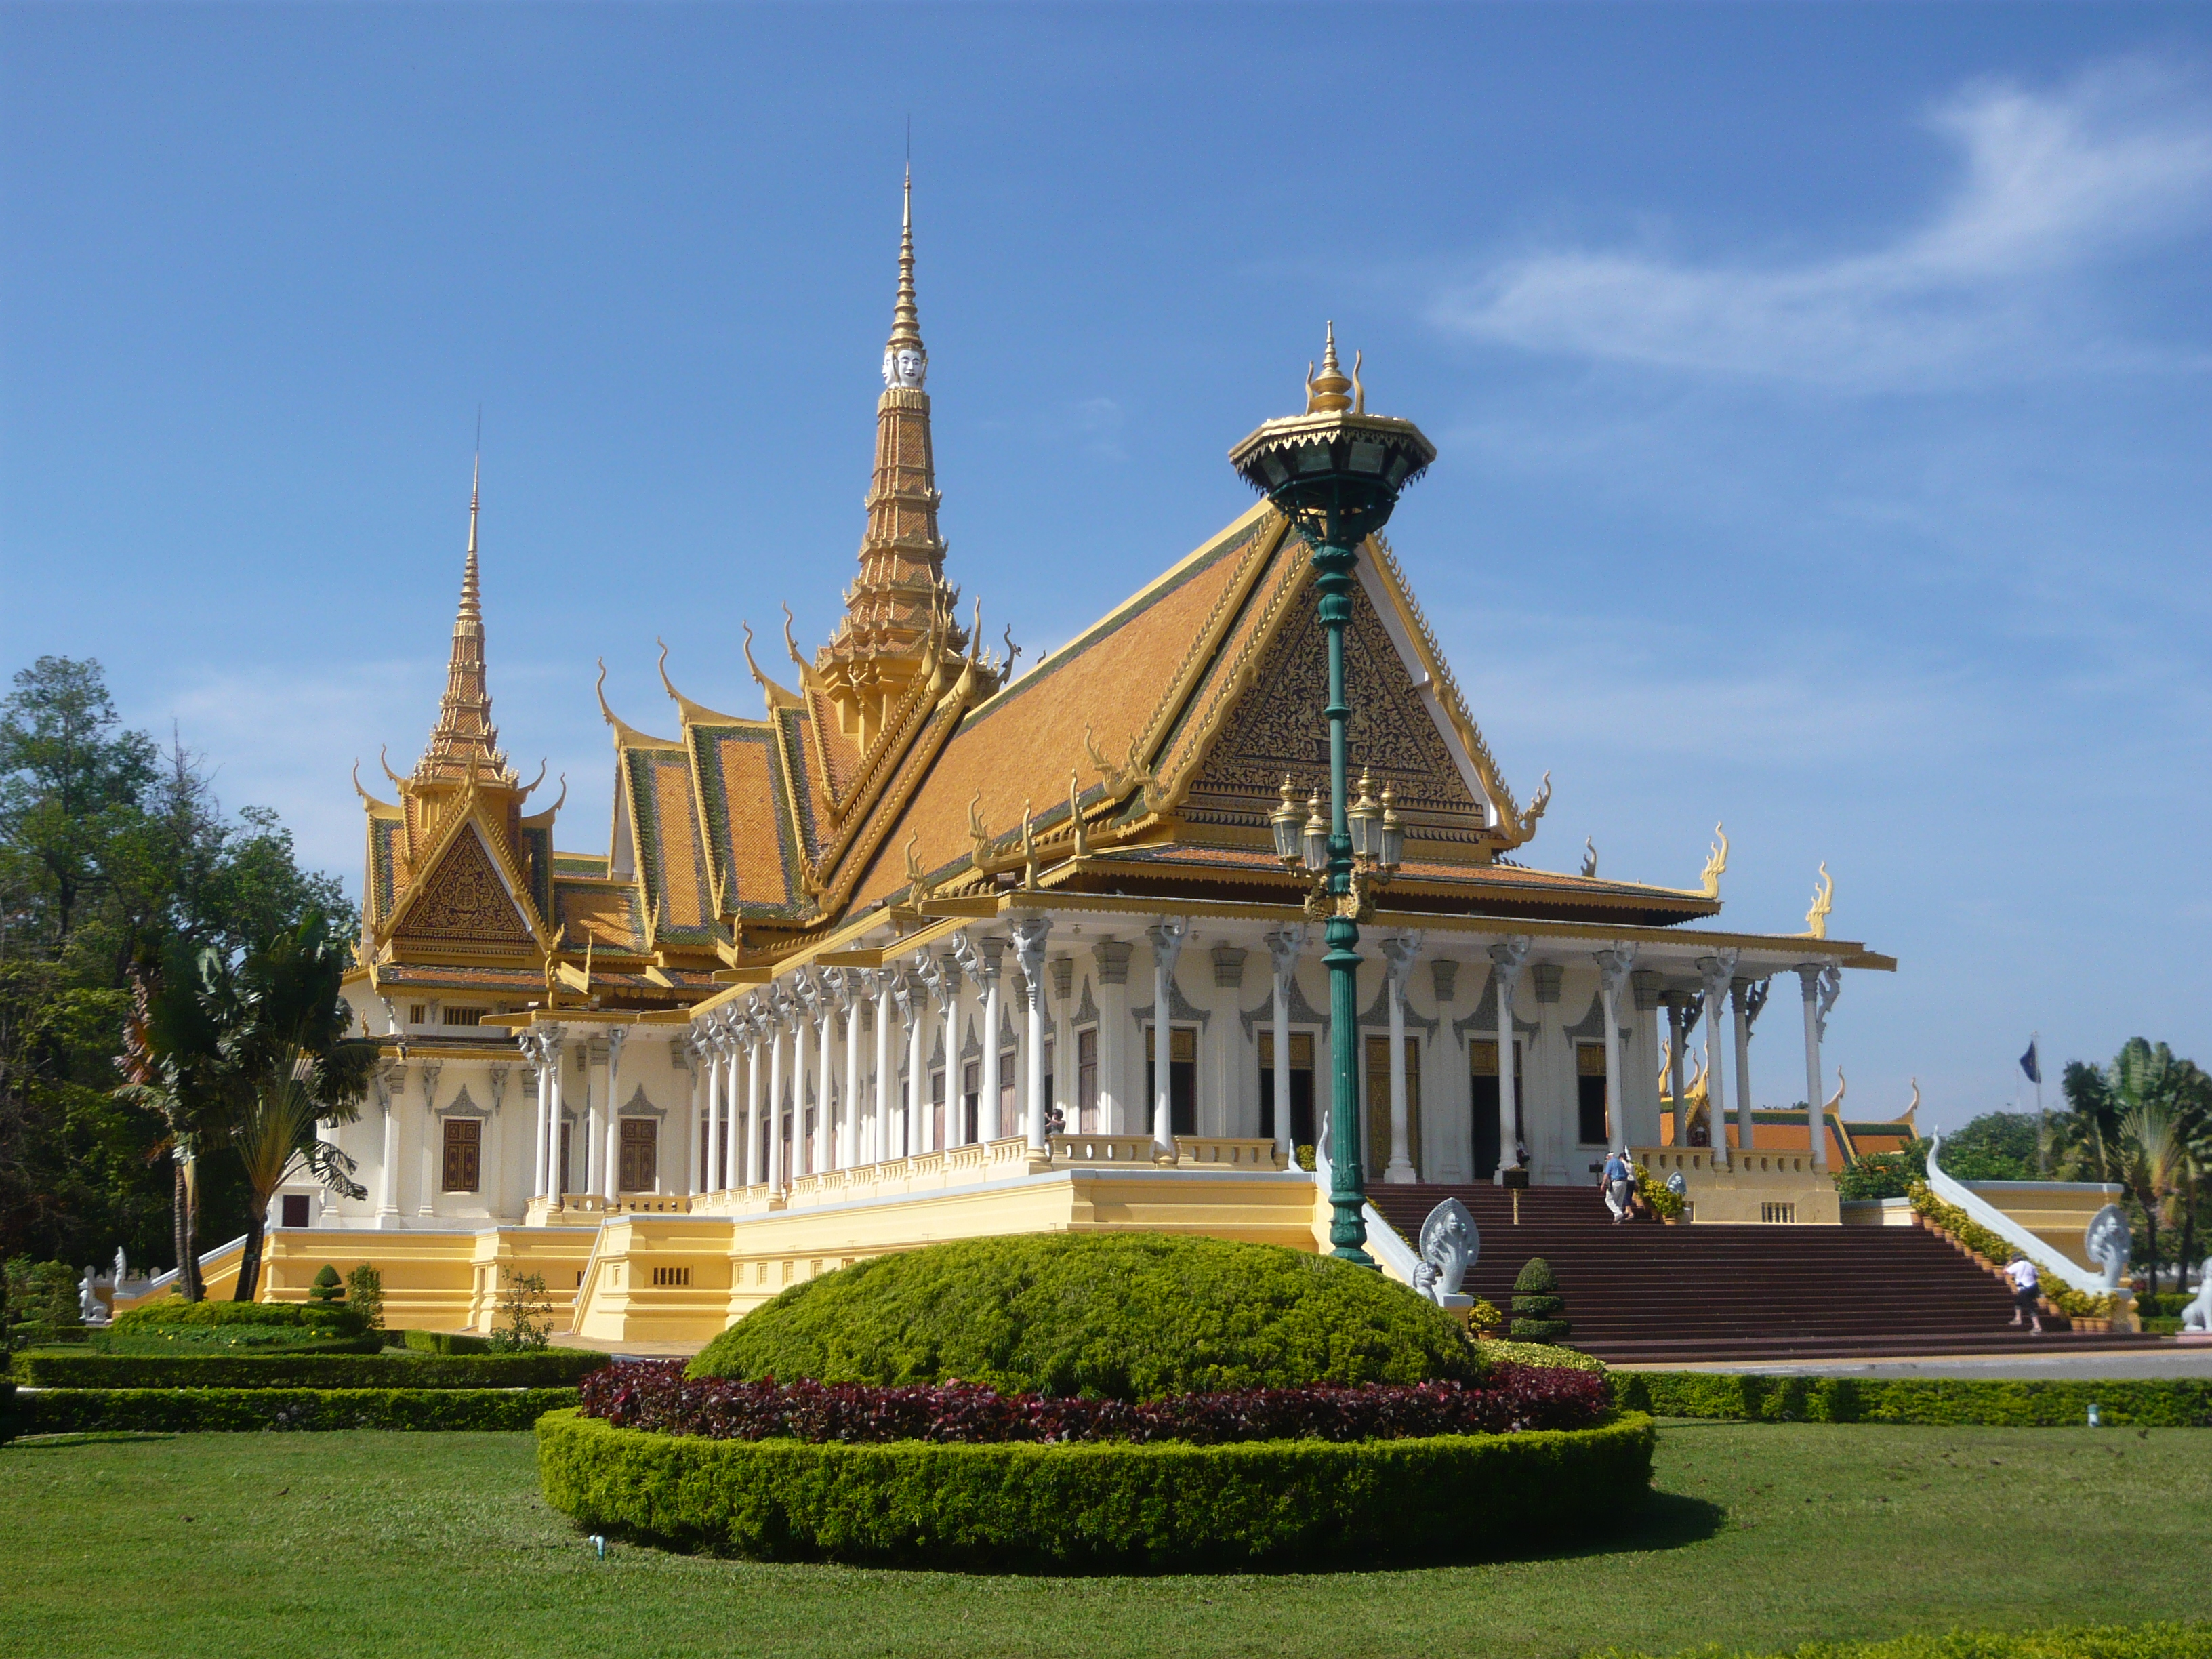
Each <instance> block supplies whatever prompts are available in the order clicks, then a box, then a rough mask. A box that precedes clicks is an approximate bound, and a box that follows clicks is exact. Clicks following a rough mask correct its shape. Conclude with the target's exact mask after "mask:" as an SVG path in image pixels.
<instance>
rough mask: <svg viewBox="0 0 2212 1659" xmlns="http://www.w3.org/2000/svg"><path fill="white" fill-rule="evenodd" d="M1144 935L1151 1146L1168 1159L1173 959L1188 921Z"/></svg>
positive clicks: (1156, 926) (1159, 925)
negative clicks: (1148, 959)
mask: <svg viewBox="0 0 2212 1659" xmlns="http://www.w3.org/2000/svg"><path fill="white" fill-rule="evenodd" d="M1145 937H1146V939H1150V940H1152V1145H1153V1146H1156V1147H1158V1149H1159V1151H1160V1152H1163V1153H1165V1154H1166V1155H1167V1156H1169V1157H1170V1158H1172V1157H1173V1156H1175V1149H1176V1139H1175V1095H1174V1086H1173V1079H1174V1077H1175V1072H1174V1068H1173V1060H1172V1058H1171V1056H1172V1054H1173V1051H1174V1048H1175V970H1176V957H1179V956H1181V955H1182V943H1183V940H1185V939H1188V938H1189V937H1190V923H1189V921H1188V920H1187V919H1185V918H1182V917H1175V918H1172V919H1170V920H1169V921H1158V922H1154V923H1153V924H1152V926H1151V927H1147V928H1146V929H1145Z"/></svg>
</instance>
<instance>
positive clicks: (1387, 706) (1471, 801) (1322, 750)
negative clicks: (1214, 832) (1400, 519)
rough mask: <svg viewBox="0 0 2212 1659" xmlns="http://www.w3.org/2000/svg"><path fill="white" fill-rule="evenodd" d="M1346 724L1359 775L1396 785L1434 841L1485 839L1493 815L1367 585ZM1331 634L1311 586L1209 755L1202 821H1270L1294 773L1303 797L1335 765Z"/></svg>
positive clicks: (1197, 798) (1191, 809) (1198, 788)
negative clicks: (1329, 713) (1329, 708)
mask: <svg viewBox="0 0 2212 1659" xmlns="http://www.w3.org/2000/svg"><path fill="white" fill-rule="evenodd" d="M1345 690H1346V701H1347V702H1349V703H1350V704H1351V705H1352V719H1351V720H1350V722H1349V726H1348V728H1347V730H1346V739H1347V743H1348V746H1349V750H1350V758H1351V768H1352V777H1353V779H1354V780H1355V781H1356V780H1357V779H1358V775H1359V773H1360V772H1361V770H1362V769H1371V770H1372V771H1373V772H1374V774H1375V785H1376V790H1377V792H1378V793H1379V792H1380V790H1381V788H1382V787H1383V784H1385V783H1388V784H1389V786H1390V787H1391V788H1392V790H1393V791H1395V794H1396V798H1397V808H1398V812H1399V815H1400V816H1401V817H1402V818H1404V819H1405V821H1406V823H1407V829H1409V830H1410V831H1412V832H1413V833H1415V834H1418V835H1420V836H1422V837H1423V838H1425V839H1428V840H1438V841H1473V840H1474V839H1475V838H1477V837H1478V836H1481V835H1482V834H1483V832H1484V830H1485V829H1486V823H1487V815H1486V812H1485V811H1484V810H1483V807H1482V805H1481V804H1480V802H1478V801H1477V800H1476V799H1475V798H1474V795H1472V794H1471V793H1468V787H1467V782H1466V780H1465V779H1464V778H1463V777H1462V775H1461V773H1460V769H1459V767H1458V765H1457V763H1455V760H1454V758H1453V756H1452V754H1451V751H1450V750H1449V749H1447V748H1446V747H1445V745H1444V739H1443V733H1442V732H1439V731H1438V730H1437V723H1436V721H1435V720H1434V719H1433V718H1432V717H1431V714H1430V713H1429V710H1428V707H1427V705H1426V703H1425V702H1423V700H1422V697H1421V694H1420V693H1419V691H1417V690H1414V687H1413V678H1412V677H1411V675H1410V674H1409V673H1408V672H1407V668H1406V664H1405V660H1404V659H1403V658H1401V657H1400V656H1399V654H1398V649H1397V647H1396V646H1395V645H1393V644H1392V643H1391V641H1390V635H1389V632H1388V631H1387V630H1386V629H1384V628H1383V619H1382V618H1381V617H1378V616H1376V613H1375V607H1374V605H1373V604H1372V603H1371V602H1370V600H1369V599H1368V597H1367V593H1366V590H1365V589H1364V588H1363V587H1359V586H1354V587H1353V589H1352V623H1351V627H1350V628H1349V629H1348V630H1347V633H1346V640H1345ZM1327 702H1328V657H1327V646H1326V643H1325V636H1324V635H1323V634H1322V626H1321V618H1320V615H1319V612H1318V611H1317V609H1316V605H1315V604H1314V599H1313V596H1312V594H1311V592H1310V590H1309V592H1308V593H1306V594H1305V595H1302V596H1301V597H1300V599H1299V600H1298V602H1297V611H1296V613H1295V614H1294V615H1292V616H1291V617H1286V618H1285V620H1284V623H1283V626H1282V629H1281V630H1280V631H1279V633H1278V634H1277V635H1276V636H1275V638H1274V640H1273V641H1272V642H1271V643H1270V644H1269V646H1268V647H1267V654H1266V655H1265V656H1264V657H1263V658H1262V659H1261V663H1260V666H1259V670H1258V671H1257V672H1256V673H1255V675H1254V676H1253V679H1252V684H1250V685H1249V686H1248V687H1246V688H1245V690H1244V693H1243V696H1241V697H1240V698H1239V699H1238V700H1237V707H1236V708H1234V709H1233V710H1232V711H1231V714H1230V715H1229V718H1228V720H1226V721H1225V723H1224V725H1223V726H1222V729H1221V733H1220V736H1219V737H1218V738H1216V739H1215V741H1214V744H1213V747H1212V750H1211V752H1209V753H1208V754H1207V755H1206V758H1205V760H1204V761H1203V762H1202V763H1200V767H1199V770H1198V775H1197V776H1196V777H1195V778H1194V780H1193V781H1192V783H1191V787H1190V793H1189V794H1188V797H1187V799H1186V807H1185V811H1186V816H1188V817H1190V818H1191V819H1193V820H1194V821H1195V822H1199V823H1243V824H1252V825H1264V824H1265V823H1266V822H1267V815H1268V814H1269V813H1270V812H1272V811H1274V810H1275V807H1276V805H1277V803H1278V801H1279V799H1280V796H1279V793H1277V792H1278V790H1279V787H1280V786H1281V784H1282V781H1283V775H1284V774H1285V773H1288V774H1289V775H1290V776H1291V781H1292V782H1293V783H1294V784H1295V785H1296V787H1297V792H1298V797H1299V799H1300V800H1301V801H1302V802H1303V800H1304V799H1305V797H1306V796H1307V795H1308V794H1309V793H1310V792H1311V791H1312V790H1313V788H1314V787H1315V786H1316V784H1318V783H1320V782H1322V780H1323V779H1324V778H1325V777H1326V775H1327V773H1328V721H1327V720H1324V719H1323V718H1322V706H1323V705H1324V704H1325V703H1327Z"/></svg>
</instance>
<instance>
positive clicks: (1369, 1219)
mask: <svg viewBox="0 0 2212 1659" xmlns="http://www.w3.org/2000/svg"><path fill="white" fill-rule="evenodd" d="M1360 1214H1361V1216H1362V1217H1363V1218H1364V1219H1365V1221H1366V1223H1367V1251H1368V1254H1369V1255H1372V1256H1373V1257H1374V1258H1375V1264H1376V1266H1377V1267H1380V1268H1382V1269H1383V1272H1384V1273H1388V1274H1389V1276H1390V1277H1391V1278H1393V1279H1396V1280H1397V1281H1398V1282H1399V1283H1400V1284H1401V1285H1411V1284H1412V1283H1413V1269H1414V1268H1416V1267H1419V1266H1420V1265H1421V1258H1420V1257H1419V1256H1418V1255H1415V1254H1414V1253H1413V1246H1412V1245H1410V1244H1408V1243H1406V1241H1405V1239H1404V1237H1402V1236H1401V1235H1400V1233H1399V1231H1398V1230H1397V1229H1396V1228H1395V1227H1394V1226H1392V1225H1390V1224H1389V1222H1388V1221H1385V1220H1384V1219H1383V1215H1382V1212H1380V1211H1378V1210H1376V1207H1375V1206H1373V1205H1372V1204H1367V1205H1363V1206H1361V1209H1360Z"/></svg>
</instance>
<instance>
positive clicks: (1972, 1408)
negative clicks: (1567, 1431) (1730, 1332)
mask: <svg viewBox="0 0 2212 1659" xmlns="http://www.w3.org/2000/svg"><path fill="white" fill-rule="evenodd" d="M1608 1380H1609V1381H1610V1383H1612V1386H1613V1404H1614V1405H1616V1406H1619V1407H1623V1408H1624V1409H1627V1410H1632V1411H1639V1412H1650V1413H1652V1414H1653V1415H1655V1416H1658V1417H1722V1418H1740V1419H1745V1420H1747V1421H1750V1422H1768V1423H1789V1422H1797V1423H1921V1424H1931V1425H1981V1426H1988V1427H1995V1428H2080V1427H2081V1426H2082V1425H2084V1424H2086V1423H2087V1421H2088V1419H2089V1407H2090V1406H2091V1405H2092V1404H2094V1405H2095V1406H2096V1407H2097V1414H2098V1416H2099V1417H2100V1418H2101V1419H2103V1421H2104V1422H2105V1423H2106V1425H2108V1426H2110V1427H2113V1428H2169V1429H2192V1428H2212V1378H2203V1377H2173V1378H2169V1379H2166V1380H2165V1381H2160V1382H2132V1383H2131V1382H2075V1381H2064V1382H2057V1381H2054V1382H2043V1383H2021V1382H2002V1381H1996V1380H1990V1381H1982V1380H1979V1379H1977V1378H1972V1377H1940V1376H1916V1377H1897V1378H1894V1379H1887V1380H1885V1379H1883V1378H1881V1377H1867V1376H1742V1375H1739V1374H1736V1373H1733V1372H1728V1371H1614V1372H1613V1373H1612V1375H1611V1376H1610V1377H1609V1379H1608Z"/></svg>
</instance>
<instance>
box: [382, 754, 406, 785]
mask: <svg viewBox="0 0 2212 1659" xmlns="http://www.w3.org/2000/svg"><path fill="white" fill-rule="evenodd" d="M376 763H377V764H378V765H379V766H380V767H382V768H383V769H384V775H385V776H386V777H387V778H390V779H391V780H392V782H393V783H394V784H396V785H398V787H400V788H402V789H404V788H405V787H407V780H406V779H404V778H403V777H401V776H400V775H399V774H398V773H397V772H395V771H393V770H392V760H391V745H390V744H379V745H378V746H377V750H376Z"/></svg>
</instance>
